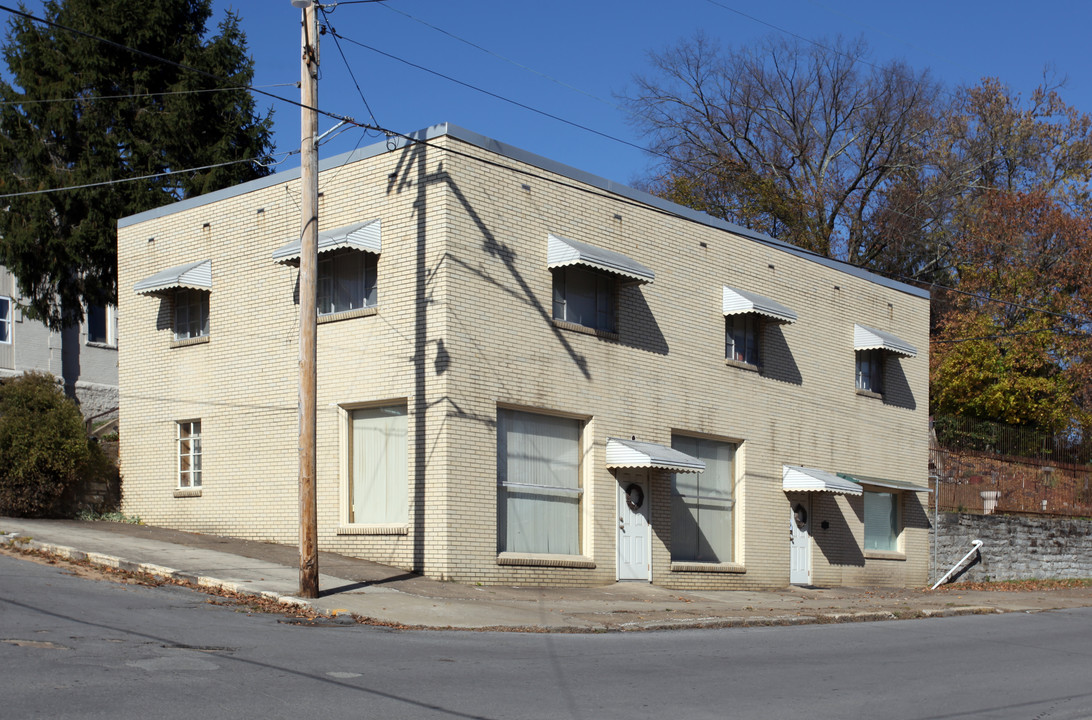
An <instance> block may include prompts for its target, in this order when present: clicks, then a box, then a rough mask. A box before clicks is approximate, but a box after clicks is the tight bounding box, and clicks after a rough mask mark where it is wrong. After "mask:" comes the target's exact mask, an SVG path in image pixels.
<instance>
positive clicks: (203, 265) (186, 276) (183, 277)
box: [133, 260, 212, 295]
mask: <svg viewBox="0 0 1092 720" xmlns="http://www.w3.org/2000/svg"><path fill="white" fill-rule="evenodd" d="M179 288H191V289H194V290H212V260H201V261H199V262H193V263H188V264H186V265H179V266H177V267H173V268H170V269H168V270H163V271H162V272H157V273H156V274H155V275H152V276H150V277H146V278H144V279H143V280H141V281H140V282H138V283H137V284H136V285H134V286H133V290H134V291H135V292H136V293H137V294H138V295H157V294H159V293H164V292H167V291H170V290H177V289H179Z"/></svg>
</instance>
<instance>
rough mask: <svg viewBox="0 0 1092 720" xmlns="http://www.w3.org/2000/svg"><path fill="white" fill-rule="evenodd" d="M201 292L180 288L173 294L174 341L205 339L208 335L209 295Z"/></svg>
mask: <svg viewBox="0 0 1092 720" xmlns="http://www.w3.org/2000/svg"><path fill="white" fill-rule="evenodd" d="M210 294H211V293H207V292H204V291H203V290H191V289H189V288H182V289H179V290H176V291H175V293H174V339H175V340H189V339H190V338H198V337H206V336H207V335H208V334H209V295H210Z"/></svg>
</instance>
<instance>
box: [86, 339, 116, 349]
mask: <svg viewBox="0 0 1092 720" xmlns="http://www.w3.org/2000/svg"><path fill="white" fill-rule="evenodd" d="M87 347H93V348H102V349H103V350H117V349H118V346H117V343H104V342H94V341H91V340H88V341H87Z"/></svg>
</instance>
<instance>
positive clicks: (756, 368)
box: [724, 358, 762, 373]
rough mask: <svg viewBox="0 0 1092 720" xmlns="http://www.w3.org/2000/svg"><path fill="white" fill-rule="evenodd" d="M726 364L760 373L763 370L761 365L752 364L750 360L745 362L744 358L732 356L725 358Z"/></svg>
mask: <svg viewBox="0 0 1092 720" xmlns="http://www.w3.org/2000/svg"><path fill="white" fill-rule="evenodd" d="M724 364H725V365H727V366H728V367H734V368H739V369H740V370H747V371H749V372H755V373H760V372H762V366H761V365H752V364H751V363H749V362H743V361H742V360H733V359H732V358H725V359H724Z"/></svg>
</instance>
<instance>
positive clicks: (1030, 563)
mask: <svg viewBox="0 0 1092 720" xmlns="http://www.w3.org/2000/svg"><path fill="white" fill-rule="evenodd" d="M975 539H978V540H981V541H982V543H983V545H982V549H981V551H980V558H979V559H978V562H976V563H974V564H973V565H971V567H970V568H968V569H967V571H966V572H964V573H963V574H962V575H961V576H960V577H959V578H958V580H957V582H958V581H971V582H973V581H981V580H986V579H987V578H989V579H990V580H1021V579H1030V578H1089V577H1092V520H1084V519H1077V518H1059V517H1034V516H1017V515H968V514H965V513H941V515H940V517H939V518H938V520H937V568H936V576H937V578H938V579H939V578H940V577H941V576H942V575H943V574H944V573H946V572H948V569H949V568H951V567H952V566H953V565H954V564H955V563H957V562H959V560H960V558H962V557H963V556H964V555H966V554H967V551H969V550H970V548H971V543H972V542H973V541H974V540H975Z"/></svg>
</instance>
